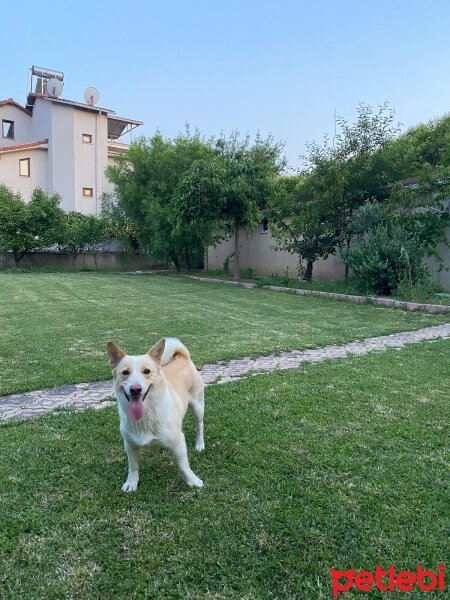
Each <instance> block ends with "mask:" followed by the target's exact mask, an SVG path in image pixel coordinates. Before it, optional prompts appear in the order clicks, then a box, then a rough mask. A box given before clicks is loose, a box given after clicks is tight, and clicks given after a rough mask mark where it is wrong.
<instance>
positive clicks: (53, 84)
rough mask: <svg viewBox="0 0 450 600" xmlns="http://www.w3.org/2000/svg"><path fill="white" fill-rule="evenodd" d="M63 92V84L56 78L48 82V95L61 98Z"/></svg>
mask: <svg viewBox="0 0 450 600" xmlns="http://www.w3.org/2000/svg"><path fill="white" fill-rule="evenodd" d="M62 91H63V84H62V83H61V81H60V80H59V79H56V77H52V78H51V79H48V80H47V94H48V95H49V96H51V97H52V98H59V97H60V96H61V94H62Z"/></svg>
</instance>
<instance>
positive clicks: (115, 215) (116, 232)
mask: <svg viewBox="0 0 450 600" xmlns="http://www.w3.org/2000/svg"><path fill="white" fill-rule="evenodd" d="M100 201H101V216H102V218H103V219H105V222H106V231H107V237H109V238H114V239H115V240H116V242H117V244H118V247H119V249H120V250H121V251H122V252H124V253H125V254H138V253H139V242H138V240H137V233H136V230H135V228H134V226H133V223H132V221H131V220H130V219H129V218H128V217H127V215H126V214H125V211H124V209H123V208H122V207H121V206H119V203H118V201H117V198H116V197H115V196H114V195H113V194H106V193H105V194H102V196H101V198H100Z"/></svg>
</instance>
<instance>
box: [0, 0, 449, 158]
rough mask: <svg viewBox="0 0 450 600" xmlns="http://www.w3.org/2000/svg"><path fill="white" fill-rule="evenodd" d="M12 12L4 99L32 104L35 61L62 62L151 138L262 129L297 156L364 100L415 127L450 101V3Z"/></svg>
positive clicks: (71, 94)
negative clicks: (187, 128)
mask: <svg viewBox="0 0 450 600" xmlns="http://www.w3.org/2000/svg"><path fill="white" fill-rule="evenodd" d="M1 20H2V34H1V37H0V67H1V79H0V97H1V98H7V97H10V96H11V97H13V98H14V99H15V100H17V101H19V102H21V103H23V102H24V100H25V95H26V92H27V69H28V68H29V67H30V66H31V65H32V64H35V65H38V66H43V67H48V68H53V69H57V70H61V71H64V73H65V87H64V93H63V96H64V97H66V98H69V99H72V100H79V101H82V100H83V91H84V89H85V88H86V87H87V86H95V87H97V88H98V90H99V92H100V101H99V105H100V106H106V107H108V108H111V109H113V110H115V111H116V112H117V113H118V114H119V115H121V116H125V117H131V118H135V119H139V120H142V121H144V127H142V128H140V130H141V133H143V134H145V135H152V134H153V133H154V131H155V130H156V129H157V128H159V129H160V130H161V132H162V133H163V134H164V135H166V136H169V137H172V136H174V135H176V133H177V132H178V131H180V130H182V129H183V128H184V124H185V122H187V121H188V122H189V123H190V124H191V125H192V126H193V127H195V126H196V127H198V128H199V129H200V130H201V131H202V132H203V133H204V134H206V135H208V136H209V135H212V134H219V133H220V132H221V131H224V132H225V133H230V132H231V131H232V130H234V129H237V130H239V131H241V132H243V133H245V132H249V133H250V134H251V135H254V134H255V132H256V131H257V130H258V129H259V130H260V131H261V132H262V133H263V134H268V133H272V134H273V135H274V137H275V138H276V139H277V140H283V141H285V142H286V154H287V157H288V159H289V162H290V164H291V165H293V166H294V167H296V166H298V165H299V164H300V162H299V159H298V157H299V155H300V154H301V153H303V152H304V150H305V142H306V141H308V140H321V139H322V136H323V135H324V134H325V133H332V131H333V123H334V113H335V111H336V112H337V114H338V115H341V116H343V117H345V118H347V119H350V120H352V119H353V118H354V116H355V108H356V106H357V104H358V102H365V103H368V104H371V105H372V106H377V105H379V104H381V103H382V102H383V101H385V100H387V101H389V102H390V104H391V106H392V107H393V108H395V110H396V116H397V118H398V121H400V122H401V123H402V124H403V126H404V128H407V127H410V126H412V125H415V124H417V123H419V122H422V121H428V120H429V119H430V118H433V117H437V116H441V115H443V114H444V113H446V112H448V111H449V110H450V72H449V67H450V35H449V26H450V2H448V1H446V0H423V1H419V0H410V1H405V0H391V1H386V0H376V1H375V0H359V1H356V0H336V1H331V0H318V1H316V2H313V1H305V0H298V1H293V0H279V1H277V2H275V1H273V2H269V1H266V0H258V1H255V0H241V1H237V0H222V1H221V2H219V1H214V0H210V1H206V0H191V1H190V2H188V1H186V0H177V1H175V0H166V1H161V0H156V1H155V0H154V1H152V0H149V1H144V0H143V1H141V2H137V1H135V0H129V1H128V2H123V1H122V2H118V1H116V0H109V1H108V2H105V1H103V0H94V1H92V2H87V1H85V0H80V1H79V2H76V3H70V2H62V1H60V2H55V1H53V0H52V1H48V2H46V1H45V0H43V1H42V2H40V3H38V2H35V1H34V2H30V1H29V0H25V1H23V2H16V3H12V2H7V3H5V6H3V7H2V10H1Z"/></svg>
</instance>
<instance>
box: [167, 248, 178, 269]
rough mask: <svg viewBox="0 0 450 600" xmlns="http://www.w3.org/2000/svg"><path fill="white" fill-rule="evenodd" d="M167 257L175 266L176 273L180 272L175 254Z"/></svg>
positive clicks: (172, 253) (171, 253)
mask: <svg viewBox="0 0 450 600" xmlns="http://www.w3.org/2000/svg"><path fill="white" fill-rule="evenodd" d="M169 256H170V260H171V261H172V262H173V264H174V265H175V269H176V270H177V271H181V265H180V261H179V260H178V256H177V255H176V254H175V252H170V254H169Z"/></svg>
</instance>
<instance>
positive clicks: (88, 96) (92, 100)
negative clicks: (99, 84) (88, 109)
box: [84, 87, 99, 106]
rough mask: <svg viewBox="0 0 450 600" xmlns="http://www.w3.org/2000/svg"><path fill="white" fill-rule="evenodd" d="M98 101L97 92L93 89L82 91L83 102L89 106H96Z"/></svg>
mask: <svg viewBox="0 0 450 600" xmlns="http://www.w3.org/2000/svg"><path fill="white" fill-rule="evenodd" d="M98 99H99V94H98V90H97V89H96V88H95V87H88V88H86V89H85V90H84V100H85V102H86V104H89V106H94V105H95V104H97V102H98Z"/></svg>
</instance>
